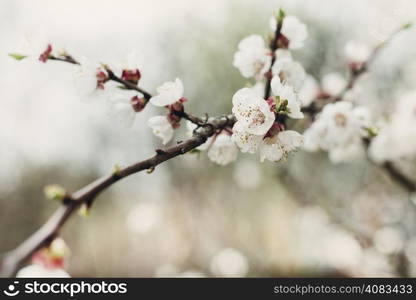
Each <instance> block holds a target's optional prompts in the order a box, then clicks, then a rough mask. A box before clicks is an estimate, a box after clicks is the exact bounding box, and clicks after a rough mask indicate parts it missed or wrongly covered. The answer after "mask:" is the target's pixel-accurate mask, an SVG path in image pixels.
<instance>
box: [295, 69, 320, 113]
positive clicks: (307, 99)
mask: <svg viewBox="0 0 416 300" xmlns="http://www.w3.org/2000/svg"><path fill="white" fill-rule="evenodd" d="M318 95H319V84H318V82H317V81H316V79H315V78H314V77H313V76H311V75H309V74H307V75H306V78H305V81H304V82H303V85H302V87H301V88H300V90H299V99H300V101H301V102H302V107H306V106H309V105H310V104H311V103H312V101H313V100H315V99H316V97H317V96H318Z"/></svg>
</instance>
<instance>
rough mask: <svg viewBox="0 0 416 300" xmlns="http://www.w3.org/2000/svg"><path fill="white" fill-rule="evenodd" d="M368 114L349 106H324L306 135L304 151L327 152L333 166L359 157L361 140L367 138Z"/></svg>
mask: <svg viewBox="0 0 416 300" xmlns="http://www.w3.org/2000/svg"><path fill="white" fill-rule="evenodd" d="M369 127H370V114H369V111H368V110H367V109H366V108H364V107H355V108H354V107H353V104H352V103H351V102H346V101H339V102H335V103H330V104H327V105H326V106H325V107H324V108H323V110H322V112H321V113H320V114H319V115H318V116H317V119H316V121H315V122H314V123H313V124H312V125H311V127H310V128H308V129H307V130H306V131H305V133H304V136H305V144H304V146H303V147H304V149H305V150H308V151H317V150H319V149H322V150H325V151H328V152H329V157H330V159H331V161H332V162H334V163H337V162H342V161H346V160H350V159H354V158H356V157H359V156H362V154H363V153H364V150H365V149H364V143H363V138H365V137H368V134H369V132H368V128H369Z"/></svg>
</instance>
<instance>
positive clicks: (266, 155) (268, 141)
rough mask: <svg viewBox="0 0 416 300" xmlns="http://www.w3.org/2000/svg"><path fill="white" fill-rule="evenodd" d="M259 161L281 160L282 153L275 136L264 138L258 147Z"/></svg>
mask: <svg viewBox="0 0 416 300" xmlns="http://www.w3.org/2000/svg"><path fill="white" fill-rule="evenodd" d="M259 153H260V161H261V162H264V160H265V159H268V160H270V161H273V162H277V161H279V160H281V159H282V158H283V155H284V152H283V149H282V147H281V146H280V144H279V142H278V139H277V136H274V137H268V138H265V139H264V140H263V141H262V143H261V144H260V147H259Z"/></svg>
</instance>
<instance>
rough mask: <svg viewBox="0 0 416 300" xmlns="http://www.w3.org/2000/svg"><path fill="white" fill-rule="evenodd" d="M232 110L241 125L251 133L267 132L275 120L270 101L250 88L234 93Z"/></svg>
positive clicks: (260, 133)
mask: <svg viewBox="0 0 416 300" xmlns="http://www.w3.org/2000/svg"><path fill="white" fill-rule="evenodd" d="M232 111H233V113H234V115H235V117H236V118H237V121H238V122H239V123H240V126H242V127H244V128H245V130H246V131H247V132H248V133H250V134H256V135H262V134H266V133H267V131H268V130H269V129H270V127H271V126H272V125H273V123H274V120H275V115H274V113H273V112H272V111H271V110H270V107H269V105H268V103H267V102H266V101H265V100H264V99H263V98H262V97H259V96H258V95H257V94H256V92H255V91H253V90H252V89H250V88H243V89H240V90H238V91H237V92H236V93H235V94H234V96H233V109H232Z"/></svg>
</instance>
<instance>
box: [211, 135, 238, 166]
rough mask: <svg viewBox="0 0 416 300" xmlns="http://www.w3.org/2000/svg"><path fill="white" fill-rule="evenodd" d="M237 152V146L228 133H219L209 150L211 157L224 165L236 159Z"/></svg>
mask: <svg viewBox="0 0 416 300" xmlns="http://www.w3.org/2000/svg"><path fill="white" fill-rule="evenodd" d="M237 154H238V150H237V147H236V146H235V144H234V142H233V140H232V139H231V136H230V135H228V134H220V135H218V136H217V137H216V138H215V141H214V143H213V144H212V145H211V146H210V148H209V150H208V157H209V159H210V160H211V161H213V162H215V163H217V164H219V165H222V166H225V165H227V164H229V163H231V162H233V161H235V160H236V159H237Z"/></svg>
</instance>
